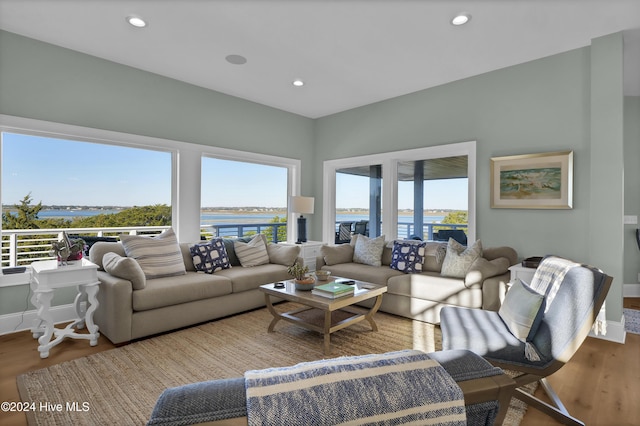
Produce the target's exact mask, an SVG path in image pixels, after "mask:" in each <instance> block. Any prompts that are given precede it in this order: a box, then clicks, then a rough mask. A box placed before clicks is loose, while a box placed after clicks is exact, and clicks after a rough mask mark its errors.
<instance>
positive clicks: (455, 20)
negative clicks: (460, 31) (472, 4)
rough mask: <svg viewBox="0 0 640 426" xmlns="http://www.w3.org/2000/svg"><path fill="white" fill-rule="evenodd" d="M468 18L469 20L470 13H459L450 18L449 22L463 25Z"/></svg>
mask: <svg viewBox="0 0 640 426" xmlns="http://www.w3.org/2000/svg"><path fill="white" fill-rule="evenodd" d="M470 20H471V15H469V14H468V13H460V14H458V15H456V16H455V17H454V18H453V19H452V20H451V24H453V25H456V26H458V25H464V24H466V23H467V22H469V21H470Z"/></svg>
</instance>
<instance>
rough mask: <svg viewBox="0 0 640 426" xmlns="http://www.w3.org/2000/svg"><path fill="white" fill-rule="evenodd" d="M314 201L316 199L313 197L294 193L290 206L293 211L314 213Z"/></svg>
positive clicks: (290, 199)
mask: <svg viewBox="0 0 640 426" xmlns="http://www.w3.org/2000/svg"><path fill="white" fill-rule="evenodd" d="M314 201H315V199H314V198H313V197H302V196H300V195H294V196H292V197H291V198H289V207H290V208H291V211H292V212H293V213H300V214H311V213H313V204H314Z"/></svg>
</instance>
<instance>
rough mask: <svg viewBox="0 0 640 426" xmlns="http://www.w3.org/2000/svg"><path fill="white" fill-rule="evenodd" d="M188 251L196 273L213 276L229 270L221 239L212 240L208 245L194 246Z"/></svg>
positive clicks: (229, 263) (229, 264)
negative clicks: (218, 272) (217, 272)
mask: <svg viewBox="0 0 640 426" xmlns="http://www.w3.org/2000/svg"><path fill="white" fill-rule="evenodd" d="M189 251H190V252H191V258H192V259H193V266H194V267H195V268H196V271H202V272H206V273H207V274H213V273H214V272H216V271H221V270H223V269H229V268H231V262H229V256H227V249H226V248H225V247H224V243H223V242H222V238H214V239H213V240H211V241H210V242H208V243H202V244H194V245H192V246H191V247H189Z"/></svg>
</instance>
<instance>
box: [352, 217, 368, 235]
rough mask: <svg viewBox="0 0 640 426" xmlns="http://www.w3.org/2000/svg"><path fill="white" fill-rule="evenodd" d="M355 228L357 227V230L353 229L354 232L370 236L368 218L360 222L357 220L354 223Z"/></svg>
mask: <svg viewBox="0 0 640 426" xmlns="http://www.w3.org/2000/svg"><path fill="white" fill-rule="evenodd" d="M354 228H355V230H354V231H353V233H354V234H360V235H366V236H367V237H368V236H369V221H368V220H361V221H360V222H356V224H355V225H354Z"/></svg>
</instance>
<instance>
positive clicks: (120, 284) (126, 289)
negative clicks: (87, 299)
mask: <svg viewBox="0 0 640 426" xmlns="http://www.w3.org/2000/svg"><path fill="white" fill-rule="evenodd" d="M98 280H100V290H99V291H98V296H97V297H98V309H96V311H95V313H94V320H95V323H96V324H97V325H98V327H99V330H100V332H101V333H102V334H104V335H105V336H106V337H107V338H108V339H109V340H111V342H112V343H114V344H117V343H123V342H128V341H130V340H131V321H132V316H133V285H132V284H131V281H128V280H125V279H122V278H118V277H114V276H113V275H110V274H109V273H107V272H104V271H98Z"/></svg>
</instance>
